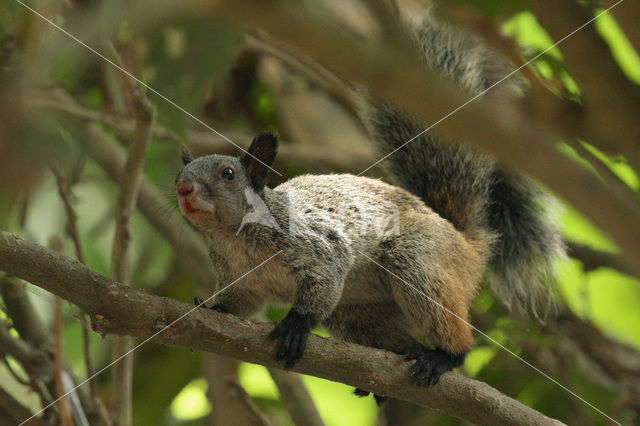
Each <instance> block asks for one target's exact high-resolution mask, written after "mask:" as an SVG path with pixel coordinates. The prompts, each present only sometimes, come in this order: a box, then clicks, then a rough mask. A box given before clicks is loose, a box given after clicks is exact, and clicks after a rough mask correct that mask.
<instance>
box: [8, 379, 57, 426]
mask: <svg viewBox="0 0 640 426" xmlns="http://www.w3.org/2000/svg"><path fill="white" fill-rule="evenodd" d="M30 416H31V411H29V409H28V408H27V407H25V406H24V405H22V404H20V403H19V402H18V401H16V400H15V399H13V397H12V396H11V395H10V394H9V393H7V391H5V390H4V389H2V387H0V423H2V424H17V423H20V422H22V421H24V419H27V418H29V417H30ZM46 424H47V422H45V421H44V420H42V419H39V418H35V419H31V421H30V422H29V423H28V426H44V425H46Z"/></svg>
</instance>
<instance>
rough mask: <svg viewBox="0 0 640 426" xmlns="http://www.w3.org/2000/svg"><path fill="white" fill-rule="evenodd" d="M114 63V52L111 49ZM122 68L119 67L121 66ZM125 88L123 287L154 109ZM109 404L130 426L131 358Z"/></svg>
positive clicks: (128, 343) (119, 247) (119, 221)
mask: <svg viewBox="0 0 640 426" xmlns="http://www.w3.org/2000/svg"><path fill="white" fill-rule="evenodd" d="M113 51H114V54H115V55H116V59H117V60H118V62H120V59H119V57H118V56H117V51H116V50H115V49H113ZM121 66H122V64H121ZM123 83H124V85H125V87H128V89H129V90H128V93H129V94H130V96H131V99H132V108H133V113H134V116H135V118H136V122H135V123H136V124H135V127H134V130H133V135H132V137H131V143H130V144H129V153H128V156H127V161H126V163H125V166H124V173H123V175H122V179H121V181H120V188H119V192H118V200H117V202H116V207H115V228H116V229H115V235H114V240H113V249H112V252H111V276H112V277H113V279H114V280H116V281H118V282H121V283H123V284H125V285H128V284H129V276H130V255H129V247H130V244H129V243H130V236H131V229H130V228H131V221H132V218H133V214H134V211H135V205H136V201H137V198H138V192H139V189H140V182H141V180H142V169H143V163H144V154H145V152H146V150H147V146H148V145H149V142H150V141H151V136H152V129H153V123H154V121H155V109H154V108H153V107H152V106H151V104H150V103H149V101H148V100H147V99H146V97H145V96H144V93H143V92H142V88H141V87H140V86H139V85H136V84H134V83H133V82H132V81H131V80H130V79H129V78H128V77H123ZM132 347H133V340H132V339H131V338H130V337H122V338H119V339H116V341H115V342H114V347H113V357H114V359H118V358H120V357H121V356H122V355H123V354H125V353H128V352H129V351H130V350H131V348H132ZM113 378H114V381H113V387H112V393H111V396H112V400H113V412H114V421H115V423H116V424H118V425H122V426H127V425H129V424H131V410H132V409H131V404H132V380H133V357H127V358H126V359H125V361H124V362H123V363H120V364H118V365H117V366H116V367H115V368H114V371H113Z"/></svg>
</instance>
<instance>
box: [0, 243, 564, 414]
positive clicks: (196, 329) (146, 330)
mask: <svg viewBox="0 0 640 426" xmlns="http://www.w3.org/2000/svg"><path fill="white" fill-rule="evenodd" d="M0 269H2V270H5V271H7V272H9V273H11V274H14V275H16V276H19V277H21V278H23V279H25V280H27V281H29V282H31V283H33V284H34V285H37V286H39V287H41V288H43V289H46V290H48V291H50V292H52V293H55V294H57V295H59V296H60V297H62V298H64V299H66V300H69V301H71V302H72V303H75V304H76V305H78V306H79V307H80V308H82V309H83V310H85V311H86V312H87V313H88V314H90V316H91V319H92V323H93V328H94V330H96V331H98V332H100V333H103V334H104V333H115V334H128V335H131V336H139V337H149V336H153V335H154V334H155V333H158V332H159V331H160V330H162V329H163V328H164V327H165V326H166V325H168V324H170V323H172V322H173V321H175V320H176V319H178V318H180V317H181V316H182V315H184V314H186V313H187V312H189V311H190V310H191V309H193V307H192V306H191V305H189V304H186V303H181V302H178V301H175V300H172V299H167V298H162V297H158V296H152V295H148V294H146V293H144V292H143V291H141V290H139V289H132V288H129V287H126V286H123V285H121V284H118V283H116V282H114V281H112V280H110V279H109V278H107V277H105V276H103V275H100V274H98V273H96V272H94V271H92V270H90V269H87V268H86V267H85V266H84V265H82V264H81V263H79V262H78V261H76V260H74V259H71V258H69V257H66V256H64V255H61V254H59V253H55V252H53V251H51V250H48V249H47V248H45V247H42V246H39V245H37V244H34V243H31V242H28V241H25V240H23V239H21V238H20V237H18V236H17V235H15V234H11V233H8V232H2V233H1V234H0ZM270 330H271V326H270V325H268V324H261V323H256V322H253V321H249V320H245V319H241V318H238V317H235V316H233V315H225V314H221V313H218V312H214V311H211V310H205V309H196V310H195V311H193V312H192V313H190V314H189V315H187V316H185V317H184V318H182V319H181V320H180V321H178V322H176V323H175V324H173V325H172V326H171V327H169V328H168V329H166V330H163V331H162V332H160V333H159V334H158V335H157V336H155V337H154V340H155V341H156V342H157V343H161V344H165V345H170V346H178V347H184V348H189V349H198V350H204V351H209V352H215V353H218V354H221V355H225V356H230V357H234V358H237V359H240V360H243V361H247V362H253V363H258V364H262V365H266V366H269V367H275V368H281V366H280V365H279V364H277V363H276V361H275V358H274V356H273V352H274V344H273V343H271V342H269V341H268V340H267V339H266V338H265V336H266V335H267V334H268V332H269V331H270ZM409 366H410V363H408V362H406V361H404V359H403V358H402V357H401V356H399V355H395V354H392V353H390V352H387V351H382V350H377V349H372V348H365V347H362V346H359V345H354V344H351V343H346V342H341V341H338V340H334V339H324V338H321V337H318V336H311V337H310V338H309V343H308V347H307V351H306V353H305V357H304V358H303V359H302V360H301V361H300V362H299V363H298V364H297V365H296V367H295V368H294V369H293V371H296V372H299V373H303V374H310V375H314V376H318V377H323V378H325V379H328V380H333V381H338V382H342V383H346V384H349V385H352V386H356V387H358V388H361V389H365V390H368V391H370V392H375V393H377V394H379V395H385V396H390V397H393V398H398V399H403V400H406V401H410V402H414V403H416V404H420V405H423V406H426V407H430V408H434V409H437V410H441V411H443V412H446V413H449V414H451V415H454V416H456V417H460V418H463V419H466V420H468V421H470V422H473V423H479V424H496V423H500V424H522V423H526V424H532V425H538V424H540V425H541V424H561V423H560V422H559V421H557V420H554V419H551V418H549V417H547V416H545V415H543V414H541V413H539V412H537V411H535V410H533V409H531V408H530V407H527V406H526V405H524V404H521V403H520V402H517V401H515V400H513V399H511V398H509V397H508V396H505V395H503V394H501V393H500V392H498V391H497V390H495V389H493V388H492V387H490V386H489V385H487V384H485V383H482V382H478V381H476V380H472V379H469V378H466V377H464V376H461V375H459V374H455V373H447V374H445V375H444V376H443V377H442V380H441V381H440V384H438V385H436V386H434V387H430V388H425V387H418V386H416V384H415V383H414V381H413V379H412V378H411V375H410V374H409Z"/></svg>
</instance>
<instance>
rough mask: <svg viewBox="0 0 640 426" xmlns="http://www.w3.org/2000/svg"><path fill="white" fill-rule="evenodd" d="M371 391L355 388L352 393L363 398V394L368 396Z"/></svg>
mask: <svg viewBox="0 0 640 426" xmlns="http://www.w3.org/2000/svg"><path fill="white" fill-rule="evenodd" d="M370 393H371V392H367V391H366V390H362V389H358V388H355V389H354V390H353V394H354V395H355V396H357V397H358V398H364V397H365V396H369V394H370Z"/></svg>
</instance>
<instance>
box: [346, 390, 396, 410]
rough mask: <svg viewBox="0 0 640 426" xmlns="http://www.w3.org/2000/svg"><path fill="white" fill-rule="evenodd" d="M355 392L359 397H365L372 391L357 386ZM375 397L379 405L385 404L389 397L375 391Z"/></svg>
mask: <svg viewBox="0 0 640 426" xmlns="http://www.w3.org/2000/svg"><path fill="white" fill-rule="evenodd" d="M353 394H354V395H355V396H357V397H358V398H363V397H365V396H369V394H370V392H368V391H366V390H362V389H358V388H355V389H354V390H353ZM373 398H374V399H375V400H376V404H378V407H380V406H382V404H384V403H385V402H386V401H387V399H388V398H387V397H386V396H380V395H377V394H375V393H374V394H373Z"/></svg>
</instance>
